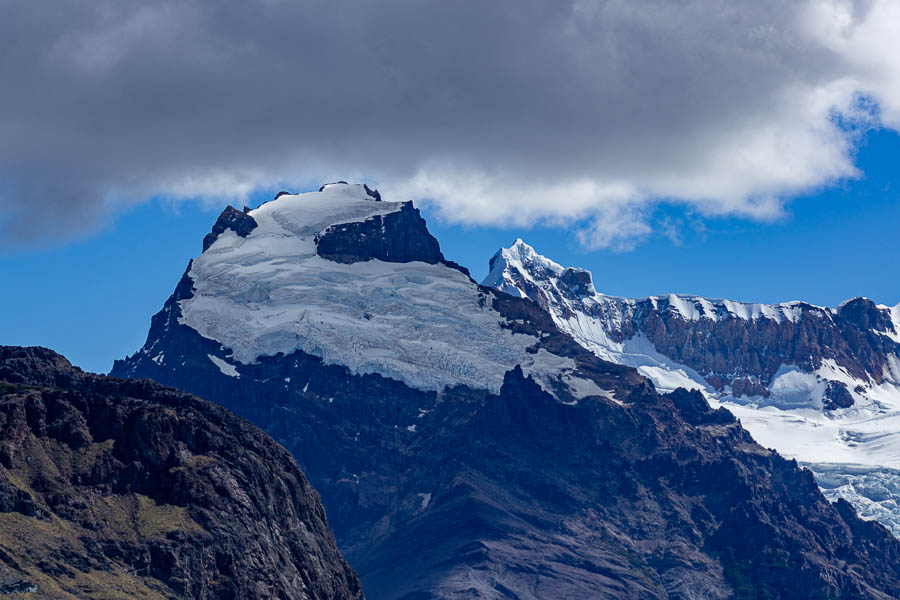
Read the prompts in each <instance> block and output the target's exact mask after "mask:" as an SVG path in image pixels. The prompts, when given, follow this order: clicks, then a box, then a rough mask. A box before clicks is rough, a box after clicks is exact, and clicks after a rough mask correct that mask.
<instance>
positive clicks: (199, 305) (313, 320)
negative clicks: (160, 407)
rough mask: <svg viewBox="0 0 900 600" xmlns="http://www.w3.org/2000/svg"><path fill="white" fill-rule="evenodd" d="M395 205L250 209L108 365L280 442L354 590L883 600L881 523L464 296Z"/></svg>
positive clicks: (477, 295) (352, 190)
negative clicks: (137, 343) (130, 348)
mask: <svg viewBox="0 0 900 600" xmlns="http://www.w3.org/2000/svg"><path fill="white" fill-rule="evenodd" d="M404 206H406V205H404V204H400V203H389V202H384V201H381V199H380V197H379V198H377V199H376V198H375V196H374V195H372V194H370V193H369V190H368V189H366V188H364V187H363V186H335V185H332V186H327V187H323V190H322V191H320V192H318V193H315V192H314V193H310V194H302V195H285V196H281V197H279V198H277V199H276V200H274V201H272V202H269V203H266V204H264V205H263V206H262V207H260V208H258V209H254V210H250V211H248V212H247V213H246V215H247V216H248V217H249V218H251V219H252V220H253V222H254V223H255V225H256V226H255V227H253V228H250V227H242V231H237V230H235V229H230V228H228V227H226V228H224V229H223V230H222V232H221V233H220V234H219V235H218V237H217V238H216V239H215V240H213V241H212V242H211V243H210V244H209V245H207V246H206V249H205V250H204V252H203V253H202V254H200V255H199V256H197V257H195V258H194V259H193V261H192V262H191V263H190V264H189V266H188V269H187V270H186V272H185V274H184V276H183V277H182V279H181V282H180V283H179V284H178V286H177V289H176V291H175V293H174V294H173V296H172V297H171V298H170V299H169V300H168V301H167V302H166V304H165V306H164V307H163V309H162V310H161V311H160V312H159V313H158V314H157V315H155V316H154V317H153V320H152V322H151V327H150V332H149V334H148V338H147V342H146V344H145V345H144V346H143V347H142V348H141V349H140V350H139V351H138V352H136V353H135V354H134V355H132V356H130V357H128V358H127V359H126V360H123V361H118V362H117V363H116V365H115V367H114V369H113V373H114V374H116V375H118V376H123V377H150V378H153V379H156V380H158V381H161V382H164V383H166V384H168V385H175V386H179V387H182V388H184V389H187V390H190V391H192V392H193V393H197V394H199V395H202V396H204V397H207V398H209V399H212V400H214V401H216V402H219V403H221V404H223V405H224V406H227V407H229V408H231V409H232V410H235V411H236V412H238V413H239V414H241V415H243V416H245V417H247V418H248V419H250V420H251V421H253V422H254V423H256V424H257V425H259V426H261V427H262V428H264V429H265V430H266V431H267V432H269V433H270V434H271V435H272V436H273V437H275V439H277V440H278V441H279V442H281V443H282V444H283V445H284V446H285V447H287V448H288V449H289V450H290V451H291V453H292V454H293V455H294V457H295V458H296V459H297V461H298V463H299V464H300V465H301V466H302V468H303V469H304V471H305V472H306V473H307V475H308V476H309V477H310V481H311V482H312V483H313V485H315V486H316V488H317V489H318V490H319V491H320V493H321V494H322V498H323V502H324V504H325V506H326V508H327V510H328V514H329V519H330V522H331V525H332V527H333V529H334V531H335V536H336V539H337V541H338V544H339V546H340V547H341V549H342V550H343V552H344V553H345V556H347V558H348V560H349V562H350V564H351V565H353V566H354V568H355V569H356V570H357V571H358V572H359V573H360V575H361V577H362V580H363V585H364V587H365V589H366V593H367V596H368V597H369V598H374V599H403V600H426V599H438V598H441V599H444V598H452V599H456V598H460V599H462V598H490V599H511V598H518V599H522V600H525V599H528V600H531V599H534V600H537V599H544V598H573V599H578V598H641V599H664V598H665V599H670V600H671V599H681V600H700V599H704V600H709V599H722V600H724V599H763V598H767V599H777V598H783V599H792V600H796V599H814V598H815V599H822V598H854V599H863V598H865V599H884V600H886V599H888V598H895V597H897V596H898V593H900V542H898V541H897V540H896V539H895V538H893V537H892V536H891V535H890V534H889V533H888V531H887V530H886V529H885V528H884V527H882V526H880V525H878V524H877V523H872V522H865V521H862V520H860V519H859V518H858V517H857V516H856V514H855V511H854V509H853V508H852V507H851V506H850V505H849V504H848V503H847V502H844V501H839V502H837V503H836V504H832V503H830V502H828V501H827V500H826V499H825V498H824V497H823V495H822V493H821V492H820V491H819V488H818V487H817V486H816V483H815V481H814V479H813V477H812V475H811V474H810V472H809V471H806V470H804V469H801V468H800V467H799V466H798V465H797V463H796V462H794V461H791V460H786V459H784V458H782V457H781V456H779V455H778V454H777V453H776V452H774V451H772V450H768V449H765V448H763V447H761V446H759V445H758V444H756V443H755V442H754V440H753V439H752V438H751V436H750V435H749V434H748V433H747V431H746V430H744V429H743V428H742V427H741V425H740V423H739V422H738V421H736V420H735V419H734V418H733V416H732V415H731V413H729V412H728V411H726V410H714V409H712V408H710V406H709V404H708V403H707V401H706V399H705V398H704V397H703V395H701V393H699V392H696V391H694V392H687V391H685V390H676V391H673V392H671V393H668V394H661V393H659V392H658V391H657V390H656V389H655V388H654V386H653V385H651V383H650V381H649V380H647V379H646V378H644V377H643V376H642V375H641V374H640V373H639V372H638V371H637V370H636V369H634V368H632V367H630V366H626V365H620V364H614V363H612V362H609V361H604V360H601V359H599V358H598V357H597V356H595V355H594V354H593V353H592V352H590V351H588V350H587V349H586V348H584V347H582V346H581V345H579V344H578V343H577V342H576V340H575V339H574V338H573V337H572V336H571V335H569V334H568V333H566V332H564V331H562V330H561V329H560V327H559V326H558V325H557V324H556V323H555V322H554V320H553V318H552V317H551V315H550V314H549V313H548V312H546V311H545V310H543V309H542V308H541V307H540V306H539V305H538V304H537V303H535V302H533V301H532V300H530V299H527V298H520V297H514V296H511V295H509V294H507V293H504V292H502V291H498V290H496V289H492V288H490V287H485V286H479V285H477V284H476V283H475V282H474V281H472V280H471V279H470V278H469V277H468V276H467V274H466V273H465V272H463V271H461V270H460V269H459V268H456V267H455V266H454V265H452V264H448V263H447V262H446V261H444V260H443V257H442V255H439V254H438V252H439V250H438V252H435V246H434V245H433V244H432V243H431V240H432V239H433V238H432V237H431V235H430V234H429V233H428V231H427V229H426V228H425V226H424V221H420V219H411V220H410V223H413V225H412V226H408V227H398V228H392V227H390V226H388V225H384V224H385V223H386V222H388V221H392V220H397V219H405V218H406V217H403V216H400V215H402V214H403V212H404V211H405V212H406V213H409V214H410V215H411V216H412V213H410V211H411V210H412V209H411V207H410V208H404ZM382 225H384V226H382ZM329 232H339V234H338V235H339V236H340V243H339V244H336V243H332V242H328V243H326V244H325V245H326V246H327V247H326V248H325V249H324V250H323V249H322V248H321V247H320V246H319V244H320V241H321V240H323V239H328V238H329V236H330V235H331V234H330V233H329ZM373 238H375V239H373ZM416 252H423V254H422V256H418V255H417V254H416Z"/></svg>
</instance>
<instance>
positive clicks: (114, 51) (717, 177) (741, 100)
mask: <svg viewBox="0 0 900 600" xmlns="http://www.w3.org/2000/svg"><path fill="white" fill-rule="evenodd" d="M5 14H6V15H7V17H6V18H5V19H4V20H3V22H0V76H2V78H3V81H4V82H5V85H4V94H2V95H0V137H2V138H3V139H4V140H6V141H8V143H6V144H4V145H3V146H2V147H0V190H4V191H3V192H0V207H2V209H3V211H2V214H3V215H4V217H0V227H2V229H0V234H2V235H4V236H5V237H6V238H8V239H12V238H27V237H41V236H46V235H54V234H59V233H62V234H63V235H67V234H71V233H73V232H74V231H80V230H84V229H89V228H91V227H92V226H96V225H97V224H99V223H102V221H103V218H104V216H105V215H108V214H110V213H114V212H115V211H116V210H118V209H120V208H121V207H122V206H125V205H128V204H131V203H135V202H140V201H142V200H144V199H146V198H147V197H149V196H152V195H160V194H164V195H169V196H173V197H177V198H195V197H204V198H206V199H207V200H209V199H213V201H230V200H234V199H235V198H238V199H239V198H241V197H243V196H245V195H247V194H249V193H250V192H251V191H252V190H254V189H257V188H259V187H264V188H271V187H272V186H273V185H276V184H278V185H283V186H286V187H287V186H303V187H306V186H309V185H311V184H313V183H317V182H320V181H325V180H332V179H353V178H359V177H361V176H363V175H365V176H366V177H367V178H368V179H369V180H370V181H373V180H374V181H377V182H378V183H379V185H381V186H382V187H383V188H384V191H385V193H386V194H390V195H391V196H392V197H400V198H407V197H411V198H414V199H417V200H419V201H420V202H430V203H432V204H433V205H434V206H435V207H437V209H438V212H439V214H440V215H441V217H442V218H444V219H447V220H449V221H453V222H459V223H469V224H491V225H496V224H506V225H510V226H516V227H520V226H527V225H531V224H534V223H536V222H543V223H550V224H555V225H559V226H561V227H574V228H575V229H576V234H577V236H578V238H579V239H580V240H581V241H582V242H583V243H584V244H586V245H587V246H589V247H614V248H620V249H627V248H628V247H631V246H633V245H634V244H635V243H638V242H639V241H640V240H641V239H643V238H644V237H646V236H647V235H649V234H650V233H651V225H650V222H649V220H648V219H649V217H648V215H650V213H651V212H652V208H653V206H655V205H656V204H658V203H661V202H668V203H675V204H678V205H680V206H683V207H685V209H686V210H688V211H691V212H692V213H696V214H700V215H707V216H712V215H732V216H738V217H743V218H750V219H759V220H770V219H776V218H778V217H779V216H781V215H782V214H784V212H785V210H786V202H787V201H789V200H790V198H791V197H793V196H796V195H799V194H804V193H806V192H808V191H810V190H814V189H816V188H818V187H820V186H825V185H829V184H833V183H835V182H837V181H840V180H842V179H845V178H852V177H857V176H859V175H860V173H859V172H858V170H857V167H856V165H855V164H854V158H855V157H854V151H855V147H856V145H857V143H858V141H859V136H860V135H862V133H864V132H865V131H866V130H867V129H869V128H872V127H888V128H893V129H900V3H898V2H896V1H894V0H868V1H863V0H859V1H851V0H808V1H804V2H787V3H786V2H783V1H780V0H779V1H775V0H755V1H745V2H710V1H708V0H679V1H676V2H672V1H670V0H568V1H554V2H549V1H547V2H545V1H540V0H517V1H515V2H513V1H512V0H498V1H497V2H492V3H479V2H474V1H461V2H452V3H437V2H419V1H416V2H414V1H412V0H384V1H383V2H380V3H378V4H377V5H376V4H374V3H370V2H363V1H362V0H345V1H342V2H335V3H319V2H310V3H302V4H295V3H282V2H277V1H268V0H267V1H265V2H262V1H257V2H248V3H243V4H239V5H223V4H221V3H213V2H204V1H201V0H195V1H185V2H162V3H157V4H155V5H154V6H153V7H152V8H151V7H147V6H146V5H144V4H142V3H138V2H125V1H116V2H113V1H112V0H108V1H107V2H99V3H95V4H94V5H92V6H91V8H90V9H86V8H84V6H83V4H82V3H76V2H71V3H66V2H61V3H59V4H58V5H57V6H56V7H54V10H52V11H50V10H45V9H42V8H41V7H40V4H39V3H35V4H27V5H21V6H16V7H15V8H12V7H8V8H7V9H6V10H5ZM873 107H874V110H873ZM35 209H37V210H35ZM35 215H39V216H38V217H36V216H35Z"/></svg>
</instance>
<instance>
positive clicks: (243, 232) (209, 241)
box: [203, 196, 277, 252]
mask: <svg viewBox="0 0 900 600" xmlns="http://www.w3.org/2000/svg"><path fill="white" fill-rule="evenodd" d="M276 198H277V196H276ZM226 229H230V230H232V231H233V232H235V233H236V234H238V235H239V236H241V237H247V236H248V235H250V232H251V231H253V230H254V229H256V221H254V220H253V217H251V216H249V215H247V214H246V213H245V212H241V211H239V210H238V209H236V208H235V207H233V206H226V207H225V210H223V211H222V214H220V215H219V218H218V219H216V222H215V223H214V224H213V228H212V231H210V232H209V233H207V234H206V237H204V238H203V251H204V252H206V251H207V250H208V249H209V247H210V246H212V245H213V243H214V242H215V241H216V240H217V239H219V236H220V235H222V234H223V233H224V232H225V230H226Z"/></svg>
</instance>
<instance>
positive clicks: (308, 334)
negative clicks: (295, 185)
mask: <svg viewBox="0 0 900 600" xmlns="http://www.w3.org/2000/svg"><path fill="white" fill-rule="evenodd" d="M204 247H205V249H204V251H203V253H202V254H200V255H199V256H197V257H196V258H195V259H194V260H193V261H192V262H191V264H190V265H189V267H188V270H187V272H186V273H185V276H184V278H183V280H182V282H181V284H179V286H178V288H177V289H176V293H175V294H174V295H173V297H172V298H171V299H170V301H169V302H168V303H167V304H166V307H165V308H164V309H163V311H162V312H161V313H160V315H158V316H157V317H155V318H154V325H153V326H152V327H151V333H150V335H149V336H148V340H147V343H146V344H145V346H144V348H143V349H142V350H141V351H140V352H139V354H140V355H141V356H142V357H143V358H146V359H148V360H150V361H152V362H153V363H155V364H156V365H157V366H163V365H164V363H165V361H167V360H174V354H173V352H174V353H175V354H177V352H178V351H177V349H170V350H169V351H168V352H166V351H165V350H164V349H163V343H162V342H158V340H161V339H164V338H165V339H168V338H169V337H170V336H169V334H168V333H167V332H166V331H165V329H166V328H173V327H179V326H184V327H188V328H190V329H191V330H193V331H195V332H197V333H199V334H200V335H201V336H202V337H203V338H206V339H208V340H212V341H214V342H216V343H217V345H218V348H215V347H213V348H211V349H208V350H207V351H205V352H204V353H203V355H204V356H208V357H209V360H210V361H211V363H212V364H214V365H215V367H216V369H217V370H218V371H219V372H220V373H223V374H225V375H228V376H231V377H234V378H235V379H238V378H240V377H241V375H242V373H243V372H244V367H245V366H246V365H251V364H255V363H257V362H258V361H259V360H260V359H263V358H271V357H277V356H279V355H281V356H288V355H291V354H292V353H294V352H296V351H300V352H303V353H305V354H307V355H312V356H315V357H318V358H320V359H322V360H323V361H324V362H325V363H326V364H334V365H342V366H344V367H346V368H348V369H349V371H350V372H351V373H352V374H356V375H361V374H368V373H376V374H379V375H382V376H385V377H388V378H391V379H395V380H398V381H402V382H404V383H406V384H407V385H409V386H411V387H414V388H417V389H421V390H429V391H442V390H444V389H445V388H447V387H453V386H456V385H466V386H468V387H471V388H473V389H482V390H488V391H491V392H498V391H499V390H500V388H501V386H502V385H503V380H504V374H505V373H506V372H507V371H509V370H511V369H513V368H514V367H516V366H520V367H521V368H522V370H523V372H524V373H525V374H526V375H531V376H532V377H534V378H535V379H536V380H537V381H539V382H540V383H541V385H543V386H545V388H546V389H547V390H548V391H551V392H552V393H554V395H557V397H558V398H559V399H560V400H561V401H564V402H575V401H577V400H578V399H579V398H581V397H583V396H585V395H588V393H589V392H591V393H594V395H601V396H602V395H604V394H607V393H608V392H606V391H605V390H599V391H598V390H595V389H594V388H595V387H596V386H594V387H592V385H591V382H590V381H587V380H583V379H581V378H580V377H579V376H576V375H574V373H575V371H576V365H575V362H574V360H573V359H572V358H571V357H570V356H561V355H559V354H558V353H555V352H556V350H550V351H548V350H546V349H543V348H542V347H541V344H542V343H543V339H544V338H543V337H542V335H543V334H544V332H542V331H538V330H537V329H534V328H533V327H532V328H531V329H529V328H528V327H524V326H523V325H522V324H521V323H519V322H517V321H516V318H517V317H516V316H515V315H514V314H512V313H510V312H509V311H506V312H505V311H504V310H503V308H502V304H503V303H501V302H498V301H497V296H498V294H496V293H495V292H493V291H492V290H485V289H484V288H481V287H479V286H478V285H477V284H476V283H475V282H474V281H473V280H472V279H471V278H470V277H469V275H468V272H467V271H466V270H465V269H463V268H462V267H459V266H458V265H456V264H455V263H452V262H450V261H447V260H445V259H444V256H443V254H442V253H441V250H440V247H439V245H438V243H437V240H435V239H434V237H433V236H432V235H431V234H430V233H429V232H428V229H427V227H426V225H425V221H424V219H422V217H421V216H420V215H419V212H418V210H417V209H416V208H414V207H413V205H412V203H410V202H386V201H383V200H382V199H381V195H380V194H379V193H378V192H377V191H376V190H372V189H370V188H368V187H367V186H365V185H349V184H346V183H343V182H341V183H335V184H329V185H325V186H323V187H322V188H321V189H320V191H318V192H310V193H305V194H288V193H279V194H278V196H277V197H276V198H275V199H274V200H272V201H269V202H266V203H265V204H263V205H262V206H260V207H259V208H257V209H254V210H249V209H248V210H245V211H244V212H241V211H237V210H235V209H231V208H230V209H226V210H225V212H223V213H222V216H221V217H220V218H219V220H218V221H217V223H216V226H215V227H214V228H213V231H212V232H211V233H210V235H209V236H207V240H206V242H205V244H204ZM513 312H514V311H513ZM544 318H546V316H545V317H544ZM546 323H547V327H548V328H549V329H551V330H552V331H553V332H554V334H555V335H560V334H559V332H558V331H557V330H556V328H555V326H554V325H553V323H552V321H551V320H549V319H546ZM548 335H549V334H548ZM573 347H576V348H578V347H577V346H574V345H573ZM209 350H212V351H209ZM578 351H581V348H578ZM139 358H140V357H139ZM139 358H137V359H130V360H131V362H132V363H134V364H137V362H139ZM117 368H120V369H124V370H123V371H122V373H124V374H127V373H128V371H127V367H126V366H121V365H120V366H119V367H117ZM560 386H562V388H560ZM592 390H593V392H592Z"/></svg>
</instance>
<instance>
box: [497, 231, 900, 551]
mask: <svg viewBox="0 0 900 600" xmlns="http://www.w3.org/2000/svg"><path fill="white" fill-rule="evenodd" d="M483 283H484V285H487V286H491V287H494V288H497V289H499V290H502V291H505V292H507V293H509V294H512V295H515V296H520V297H529V298H531V299H532V300H535V301H536V302H538V303H539V304H541V306H543V307H544V308H545V309H547V310H548V312H550V313H551V315H552V316H553V319H554V320H555V321H556V323H557V325H559V327H560V328H561V329H563V330H564V331H567V332H569V333H570V334H571V335H572V336H573V337H574V338H575V339H576V340H577V341H578V342H579V343H580V344H582V345H583V346H584V347H586V348H588V349H590V350H592V351H593V352H594V353H595V354H597V355H598V356H600V357H602V358H604V359H606V360H609V361H612V362H617V363H620V364H624V365H629V366H633V367H636V368H637V369H638V371H640V372H641V373H642V374H644V375H645V376H647V377H648V378H649V379H650V380H651V381H653V383H654V385H656V387H657V389H659V390H663V391H665V390H671V389H674V388H676V387H685V388H689V389H698V390H701V391H702V392H703V393H704V395H705V396H706V397H707V398H708V399H709V401H710V402H711V403H712V404H713V405H714V406H717V405H722V406H725V407H726V408H728V409H729V410H731V411H732V412H733V413H734V414H735V415H736V416H737V417H739V418H740V419H741V422H742V423H743V425H744V426H745V427H746V428H747V429H748V430H749V431H750V432H751V433H752V434H753V435H754V437H755V438H756V440H757V441H759V442H760V443H761V444H763V445H764V446H767V447H771V448H775V449H777V450H778V451H779V452H781V453H782V454H785V455H787V456H790V457H793V458H796V459H797V460H799V461H801V462H804V463H807V464H809V465H810V466H811V468H812V469H813V470H814V471H815V472H816V473H818V474H819V475H820V481H821V482H822V486H823V488H824V489H826V491H827V492H828V493H829V494H831V495H832V496H837V495H840V496H842V497H845V498H847V499H848V500H850V501H852V502H853V503H854V504H856V506H857V507H858V508H859V509H860V510H861V512H862V514H864V515H867V516H869V517H875V518H878V519H879V520H881V521H883V522H885V523H886V524H888V525H890V526H891V527H892V528H893V530H894V531H895V533H898V534H900V479H898V476H897V473H896V472H895V471H894V470H895V469H900V343H898V342H900V318H898V316H900V305H898V306H896V307H893V308H891V307H886V306H878V305H875V304H874V303H872V302H871V301H869V300H866V299H863V298H857V299H854V300H851V301H848V302H845V303H844V304H842V305H841V306H839V307H837V308H835V309H830V308H824V307H819V306H813V305H810V304H806V303H803V302H788V303H782V304H774V305H772V304H750V303H744V302H734V301H731V300H722V299H707V298H701V297H697V296H684V295H676V294H669V295H667V296H653V297H649V298H643V299H630V298H618V297H613V296H607V295H604V294H601V293H598V292H597V291H596V290H595V289H594V284H593V281H592V277H591V274H590V273H589V272H587V271H585V270H582V269H573V268H565V267H563V266H561V265H559V264H557V263H555V262H553V261H551V260H549V259H547V258H545V257H543V256H541V255H539V254H538V253H537V252H535V250H534V249H533V248H531V247H530V246H528V245H527V244H525V243H524V242H523V241H522V240H517V241H516V242H515V243H514V244H513V245H512V246H511V247H510V248H504V249H501V250H500V251H499V252H498V253H497V254H496V255H495V256H494V257H493V258H492V259H491V270H490V273H489V274H488V276H487V278H486V279H485V280H484V282H483ZM873 468H874V471H873ZM879 468H881V470H879ZM873 473H874V474H873ZM826 474H827V475H826ZM876 480H877V481H878V484H877V485H873V484H872V482H873V481H876ZM837 482H839V483H837Z"/></svg>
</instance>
